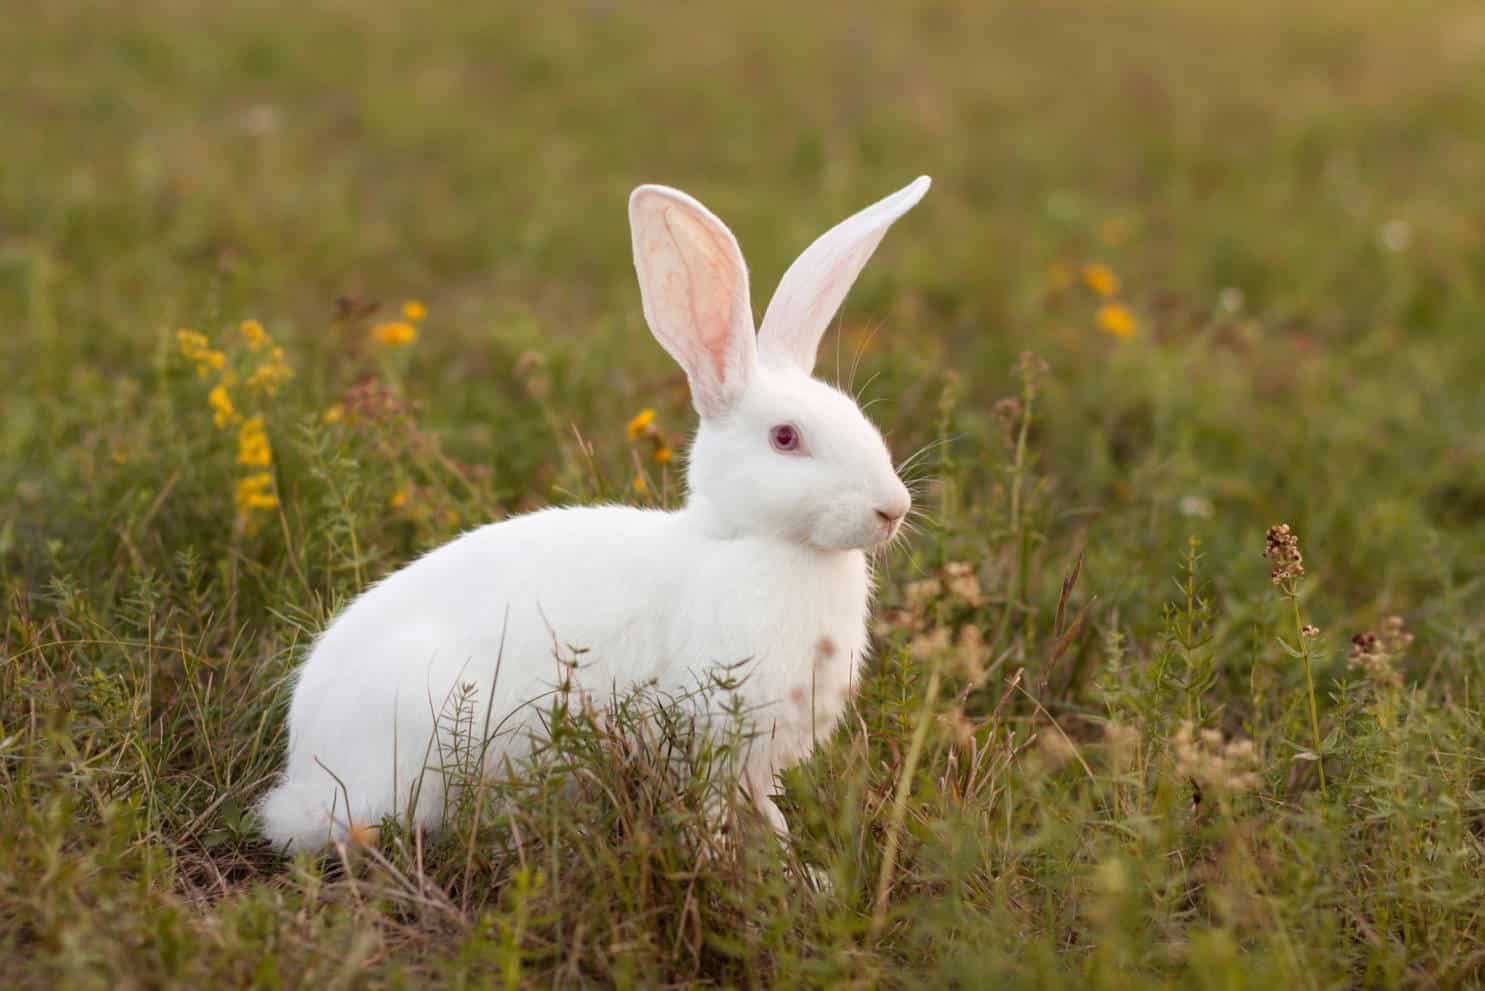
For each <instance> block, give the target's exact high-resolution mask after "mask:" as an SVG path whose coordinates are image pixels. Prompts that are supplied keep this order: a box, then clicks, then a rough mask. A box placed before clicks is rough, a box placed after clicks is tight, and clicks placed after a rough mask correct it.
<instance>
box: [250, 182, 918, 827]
mask: <svg viewBox="0 0 1485 991" xmlns="http://www.w3.org/2000/svg"><path fill="white" fill-rule="evenodd" d="M928 186H929V179H928V177H927V176H923V177H920V178H919V179H917V180H916V181H915V182H913V183H912V184H911V185H909V186H907V187H906V188H904V189H902V190H900V191H899V192H897V193H894V194H893V195H891V196H889V197H887V198H886V199H884V200H882V201H880V202H878V203H876V204H874V205H873V206H871V207H868V208H867V209H865V210H863V211H861V212H860V213H858V214H856V215H855V216H853V217H851V218H850V219H848V220H846V221H844V222H842V223H841V224H839V225H838V226H836V227H835V228H833V229H832V230H830V231H829V232H827V233H826V234H824V235H823V236H821V237H820V238H819V239H818V240H817V241H815V243H814V244H812V245H810V247H809V248H808V249H807V250H806V251H805V252H804V253H803V254H802V255H800V256H799V258H798V259H797V260H796V261H795V262H794V264H793V265H792V266H790V268H789V271H788V272H787V273H785V275H784V278H783V281H782V282H781V283H780V285H779V288H778V291H777V292H776V293H775V294H774V297H773V301H772V302H771V303H769V306H768V311H767V313H766V314H765V315H764V317H763V324H762V327H761V329H759V330H758V331H757V332H756V333H755V332H754V329H753V316H752V306H751V303H750V301H749V296H748V274H747V269H746V268H745V267H744V265H743V259H742V254H741V253H740V252H739V250H738V246H737V241H736V240H735V239H734V238H733V236H732V233H731V232H730V231H729V230H728V229H727V227H726V226H725V225H723V224H722V222H721V221H720V220H718V219H717V218H716V217H715V216H713V215H712V214H711V213H710V212H709V211H708V210H707V209H706V208H705V207H704V206H702V205H701V204H700V203H698V202H697V201H696V200H694V199H692V198H691V197H689V196H687V195H686V194H685V193H681V192H678V191H677V190H674V189H669V188H666V187H664V186H641V187H639V188H638V189H636V190H635V191H634V193H633V194H632V195H631V196H630V198H629V222H630V225H631V228H632V231H633V239H634V266H635V269H636V271H637V272H638V275H639V285H640V293H641V296H642V298H643V301H644V314H645V319H646V320H647V321H648V323H649V326H650V330H651V332H652V333H653V334H654V336H655V338H656V339H657V340H658V341H659V342H660V344H661V346H663V347H664V348H665V350H666V351H668V352H669V353H670V354H671V356H672V357H673V358H675V360H676V361H677V362H679V363H680V365H681V367H682V368H683V369H685V372H686V376H687V378H688V379H689V381H690V385H691V395H692V401H693V403H694V405H695V407H696V410H697V412H698V413H699V414H700V415H701V425H700V428H699V430H698V431H697V433H696V438H695V440H694V442H693V443H692V446H691V450H690V455H689V459H688V464H687V471H686V481H687V489H688V493H689V494H688V498H687V500H686V504H685V507H684V508H683V509H681V510H679V511H677V512H663V511H659V510H642V509H636V508H631V507H625V506H603V507H594V508H566V509H547V510H543V511H540V512H535V513H531V514H529V515H525V516H519V517H516V518H513V519H510V520H506V521H504V522H500V523H495V524H491V525H488V526H485V527H482V528H481V529H478V530H475V531H472V532H470V533H467V534H464V535H463V536H461V537H459V538H458V539H456V540H454V541H453V542H451V543H448V544H446V545H444V546H443V547H440V548H438V549H437V550H435V551H432V552H431V553H429V554H427V555H426V556H424V557H422V558H419V559H418V560H417V561H415V562H413V563H412V564H409V565H408V566H407V567H405V568H403V569H402V570H400V571H398V572H395V573H394V574H392V575H390V576H389V577H387V578H386V579H384V580H382V581H381V582H379V583H378V584H377V585H375V586H373V587H372V588H370V589H368V590H367V591H366V592H365V593H364V594H362V595H361V596H360V597H359V598H357V599H356V600H355V601H354V602H352V603H351V604H350V606H348V607H347V608H346V609H345V610H344V611H343V612H342V613H341V614H340V615H339V616H337V617H336V619H335V620H334V622H332V623H331V624H330V626H329V628H328V629H327V630H325V632H324V633H323V634H322V635H321V636H320V637H319V639H318V641H317V642H316V643H315V646H314V648H313V650H312V651H311V653H310V655H309V657H308V659H307V660H306V661H305V662H304V664H303V666H302V668H301V669H300V671H299V673H298V680H297V683H296V685H295V688H294V696H293V702H292V704H291V706H290V709H289V724H288V726H289V747H288V762H287V766H286V768H285V770H284V774H283V777H282V778H281V780H280V781H279V782H278V784H277V786H276V787H275V788H273V790H272V791H270V792H269V793H268V795H267V796H266V797H265V798H264V800H263V802H262V804H261V806H260V809H259V811H260V814H261V818H262V822H263V828H264V832H265V833H266V835H267V836H268V838H269V839H270V840H272V841H273V842H274V843H275V844H277V845H279V846H280V847H282V848H285V849H316V848H319V847H322V846H324V845H326V844H327V843H329V842H330V841H332V840H335V839H339V838H342V837H344V836H346V834H347V831H348V830H349V828H350V827H352V826H356V827H374V826H375V825H376V824H377V823H379V822H380V821H381V819H382V817H383V816H385V815H398V816H403V817H407V816H408V815H409V809H410V808H411V809H412V811H411V818H412V820H413V821H415V822H416V823H418V824H420V825H421V826H423V827H424V828H430V829H431V828H436V827H437V826H438V823H439V818H440V816H441V814H442V811H443V808H444V799H445V794H444V792H445V782H444V776H443V774H442V773H441V772H440V771H439V769H438V765H439V762H440V759H439V750H440V746H441V744H440V743H439V741H438V739H437V738H438V737H439V736H441V735H442V734H444V733H446V732H447V731H448V727H447V722H446V720H447V705H448V700H449V698H450V697H451V696H452V695H453V694H454V693H455V692H456V691H459V690H460V686H473V687H474V689H475V690H476V691H477V692H478V695H477V697H476V699H475V700H474V702H473V705H472V708H473V710H474V711H475V712H476V713H478V714H479V715H480V718H479V719H478V720H476V722H480V723H483V721H484V713H485V712H486V711H487V707H488V711H489V712H490V713H491V714H492V715H491V718H490V720H489V725H490V726H491V727H494V726H497V725H499V726H500V727H501V730H502V735H501V737H500V739H499V741H498V742H497V744H496V745H494V746H492V747H491V748H490V752H489V754H488V755H487V761H489V762H491V763H493V761H494V760H497V759H500V758H503V757H507V756H509V757H513V758H519V756H520V755H521V754H522V753H524V752H525V751H526V749H528V748H529V743H530V732H531V731H533V730H535V729H537V728H539V725H540V723H539V720H538V718H537V717H538V714H539V712H538V707H539V706H540V703H541V700H542V699H543V698H550V693H551V691H552V689H553V687H554V685H556V684H557V683H558V681H559V678H560V677H562V676H563V674H562V672H561V670H559V669H562V668H564V665H563V664H561V663H560V662H559V660H558V658H557V654H559V653H560V654H562V655H563V656H564V657H565V658H568V659H570V658H571V656H572V651H573V650H574V649H576V650H579V651H583V653H581V654H580V656H579V661H580V664H579V666H578V667H577V669H576V671H575V672H572V678H573V680H574V682H575V683H576V684H577V685H578V686H579V687H580V688H581V689H582V690H583V691H584V692H585V693H586V694H587V696H588V697H589V698H590V699H594V700H595V701H597V702H599V703H600V704H601V703H602V702H603V701H604V700H605V699H609V698H612V694H613V693H614V692H619V693H623V692H626V691H628V690H632V689H633V688H635V687H637V686H640V685H643V684H653V685H655V686H656V687H657V688H659V689H660V690H662V691H672V692H681V691H685V690H689V689H693V688H694V687H695V686H696V684H697V683H698V678H697V675H698V673H699V672H703V671H705V670H706V669H708V668H711V667H714V666H716V665H737V664H739V663H743V664H744V668H745V673H746V678H745V680H744V682H743V684H742V687H741V689H739V691H740V692H741V694H742V696H743V700H744V702H745V703H746V705H747V706H748V708H749V710H750V711H751V712H752V713H753V716H752V719H753V720H754V728H755V729H756V730H757V732H758V738H757V740H756V741H755V743H754V744H753V748H752V750H751V751H750V752H749V754H748V755H747V757H746V758H745V761H744V767H743V779H744V780H743V782H742V784H743V785H744V786H745V787H746V789H747V790H748V792H749V793H750V794H751V795H752V796H753V799H754V801H755V802H757V804H758V806H759V809H760V811H761V812H762V813H763V815H764V816H765V817H766V818H767V819H768V821H769V822H770V823H771V824H772V825H773V826H774V828H775V829H777V830H779V831H781V832H785V831H787V825H786V823H785V821H784V818H783V816H782V814H780V812H779V810H778V808H777V807H776V806H775V805H774V804H773V802H772V800H771V799H770V798H769V797H768V795H769V793H770V792H771V791H772V790H773V776H774V774H775V772H777V771H778V770H780V769H782V768H785V767H788V766H789V765H791V764H793V763H795V762H797V761H799V760H800V759H801V758H803V757H804V756H806V755H807V754H808V753H809V752H810V750H811V748H812V747H813V746H814V744H815V741H816V740H817V739H819V738H821V737H822V736H824V735H825V734H827V733H829V732H830V730H831V729H832V728H833V727H834V725H835V723H836V721H837V720H838V719H839V717H840V715H841V713H842V712H843V710H844V709H845V707H846V703H847V701H848V698H849V695H850V692H851V690H852V687H853V683H854V681H855V679H856V677H857V675H858V672H859V670H860V667H861V664H862V660H863V658H864V656H865V654H866V650H867V619H868V615H869V609H870V597H871V580H870V573H869V568H868V562H867V557H866V554H865V550H866V549H869V548H873V547H876V546H878V545H881V544H883V543H885V542H887V541H889V540H891V539H892V538H893V537H894V536H895V535H896V534H897V532H898V529H899V527H900V525H901V523H902V520H903V518H904V517H905V516H906V515H907V512H908V509H909V507H910V498H909V495H908V490H907V488H906V487H905V486H904V485H903V483H902V481H901V480H900V479H899V478H898V476H897V473H896V471H895V470H894V468H893V464H892V459H891V456H890V455H889V453H888V451H887V447H886V445H885V444H884V443H883V441H882V437H881V434H880V433H878V432H877V429H876V428H875V427H874V426H872V424H871V423H870V422H869V421H868V420H867V419H866V417H865V416H864V415H863V414H862V412H861V410H860V409H859V408H858V407H857V406H856V404H855V403H854V402H853V401H852V400H851V399H850V398H849V397H847V396H846V395H844V394H843V393H841V392H839V391H837V390H836V389H834V388H832V387H831V386H829V385H826V384H824V383H823V382H820V381H818V380H816V379H813V378H811V376H810V372H811V370H812V368H813V367H814V363H815V351H816V348H817V346H818V344H819V342H820V338H821V336H822V335H823V334H824V332H825V330H826V327H827V325H828V324H829V322H830V320H831V319H832V317H833V316H834V314H835V312H836V310H837V309H838V308H839V306H840V304H841V301H842V300H843V299H844V298H845V295H846V292H847V290H848V289H849V288H850V287H851V284H852V282H854V281H855V279H856V276H857V275H858V274H859V273H860V271H861V268H862V266H864V265H865V264H866V261H867V259H868V258H870V257H871V254H872V252H873V251H874V250H876V247H877V244H878V243H879V242H880V241H881V239H882V236H883V235H884V234H885V233H886V231H887V228H888V227H889V226H890V225H891V224H892V222H893V221H894V220H896V219H897V218H898V217H900V216H902V215H903V214H904V213H906V212H907V211H908V210H909V209H911V208H912V207H913V206H914V205H915V204H916V203H917V202H918V201H919V200H920V199H922V197H923V195H924V193H926V192H927V191H928ZM492 686H493V687H492ZM492 692H493V695H494V698H493V700H492V699H490V698H489V694H490V693H492ZM533 700H535V701H533ZM441 720H442V722H441ZM414 797H416V803H415V807H414V801H413V799H414Z"/></svg>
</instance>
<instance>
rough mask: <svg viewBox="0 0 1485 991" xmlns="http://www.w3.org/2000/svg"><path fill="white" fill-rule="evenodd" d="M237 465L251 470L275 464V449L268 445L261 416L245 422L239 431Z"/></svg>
mask: <svg viewBox="0 0 1485 991" xmlns="http://www.w3.org/2000/svg"><path fill="white" fill-rule="evenodd" d="M237 463H238V464H240V465H245V466H247V467H249V468H267V467H268V466H269V465H271V464H273V449H272V448H271V447H270V446H269V445H268V434H267V433H266V432H265V431H264V430H263V418H262V417H261V416H255V417H253V418H252V419H250V420H246V421H244V422H243V424H242V427H241V429H239V430H238V431H237Z"/></svg>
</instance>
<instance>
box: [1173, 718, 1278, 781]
mask: <svg viewBox="0 0 1485 991" xmlns="http://www.w3.org/2000/svg"><path fill="white" fill-rule="evenodd" d="M1171 749H1172V751H1173V752H1174V753H1175V758H1176V772H1177V773H1178V774H1181V775H1183V776H1184V777H1188V778H1191V779H1192V780H1193V781H1195V782H1196V783H1197V784H1199V785H1201V786H1202V787H1203V788H1206V789H1209V790H1211V791H1215V792H1222V793H1225V794H1229V795H1237V794H1242V793H1243V792H1249V791H1256V790H1257V789H1258V788H1259V787H1261V786H1262V784H1263V778H1262V777H1261V776H1260V775H1259V773H1258V772H1259V770H1260V768H1261V767H1262V758H1261V757H1260V755H1259V753H1258V747H1257V745H1256V744H1254V742H1253V741H1252V740H1226V741H1224V738H1223V736H1222V734H1221V733H1220V732H1218V731H1217V730H1214V729H1203V730H1201V731H1200V733H1198V732H1197V731H1196V729H1195V727H1193V726H1192V724H1191V722H1190V720H1185V721H1183V722H1182V723H1181V725H1180V728H1179V729H1177V730H1176V735H1175V736H1173V737H1171Z"/></svg>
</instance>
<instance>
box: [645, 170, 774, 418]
mask: <svg viewBox="0 0 1485 991" xmlns="http://www.w3.org/2000/svg"><path fill="white" fill-rule="evenodd" d="M629 227H630V230H631V232H632V234H633V236H634V269H635V271H636V272H637V273H639V292H640V297H641V298H642V299H643V301H644V310H645V320H646V321H647V322H648V323H649V325H650V332H651V333H652V334H654V335H655V339H656V340H658V341H659V342H660V344H661V346H662V347H664V348H665V350H666V351H669V352H670V355H671V357H672V358H674V359H675V360H676V361H677V362H679V363H680V366H681V367H682V368H684V369H685V370H686V378H688V379H689V380H690V382H691V401H692V403H694V404H695V406H696V411H697V412H698V413H700V414H701V415H702V416H704V417H716V416H720V415H722V414H724V413H726V412H727V410H728V409H730V408H731V407H732V405H733V404H734V403H736V402H737V400H738V398H739V397H740V396H741V395H742V393H743V390H744V388H746V386H747V383H748V380H749V378H751V377H752V374H753V367H754V364H755V363H756V362H757V349H758V343H757V339H756V335H755V333H754V331H753V307H752V303H751V301H750V300H749V298H748V270H747V267H746V266H744V265H743V259H742V252H741V251H739V250H738V248H737V240H736V239H735V238H734V237H733V236H732V232H731V231H729V230H728V229H727V227H726V225H725V224H723V223H722V222H721V221H720V220H718V219H717V218H716V217H715V216H713V215H712V213H711V211H710V210H708V209H707V208H706V207H704V206H702V205H701V204H700V203H698V202H696V201H695V200H694V199H692V198H691V197H689V196H687V195H686V194H685V193H682V192H680V191H679V190H675V189H670V188H667V187H665V186H640V187H639V188H638V189H636V190H635V191H634V192H633V193H632V194H631V195H630V197H629Z"/></svg>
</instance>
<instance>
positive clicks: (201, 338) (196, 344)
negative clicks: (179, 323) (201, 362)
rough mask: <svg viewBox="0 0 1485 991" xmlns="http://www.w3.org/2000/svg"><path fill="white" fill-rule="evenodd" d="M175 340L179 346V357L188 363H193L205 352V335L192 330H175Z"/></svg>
mask: <svg viewBox="0 0 1485 991" xmlns="http://www.w3.org/2000/svg"><path fill="white" fill-rule="evenodd" d="M175 340H176V343H177V344H178V345H179V346H180V353H181V355H182V356H183V357H184V358H186V359H187V360H189V361H195V360H196V358H197V356H198V355H200V354H201V352H203V351H205V350H206V335H205V334H198V333H196V332H195V331H194V330H177V331H176V332H175Z"/></svg>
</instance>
